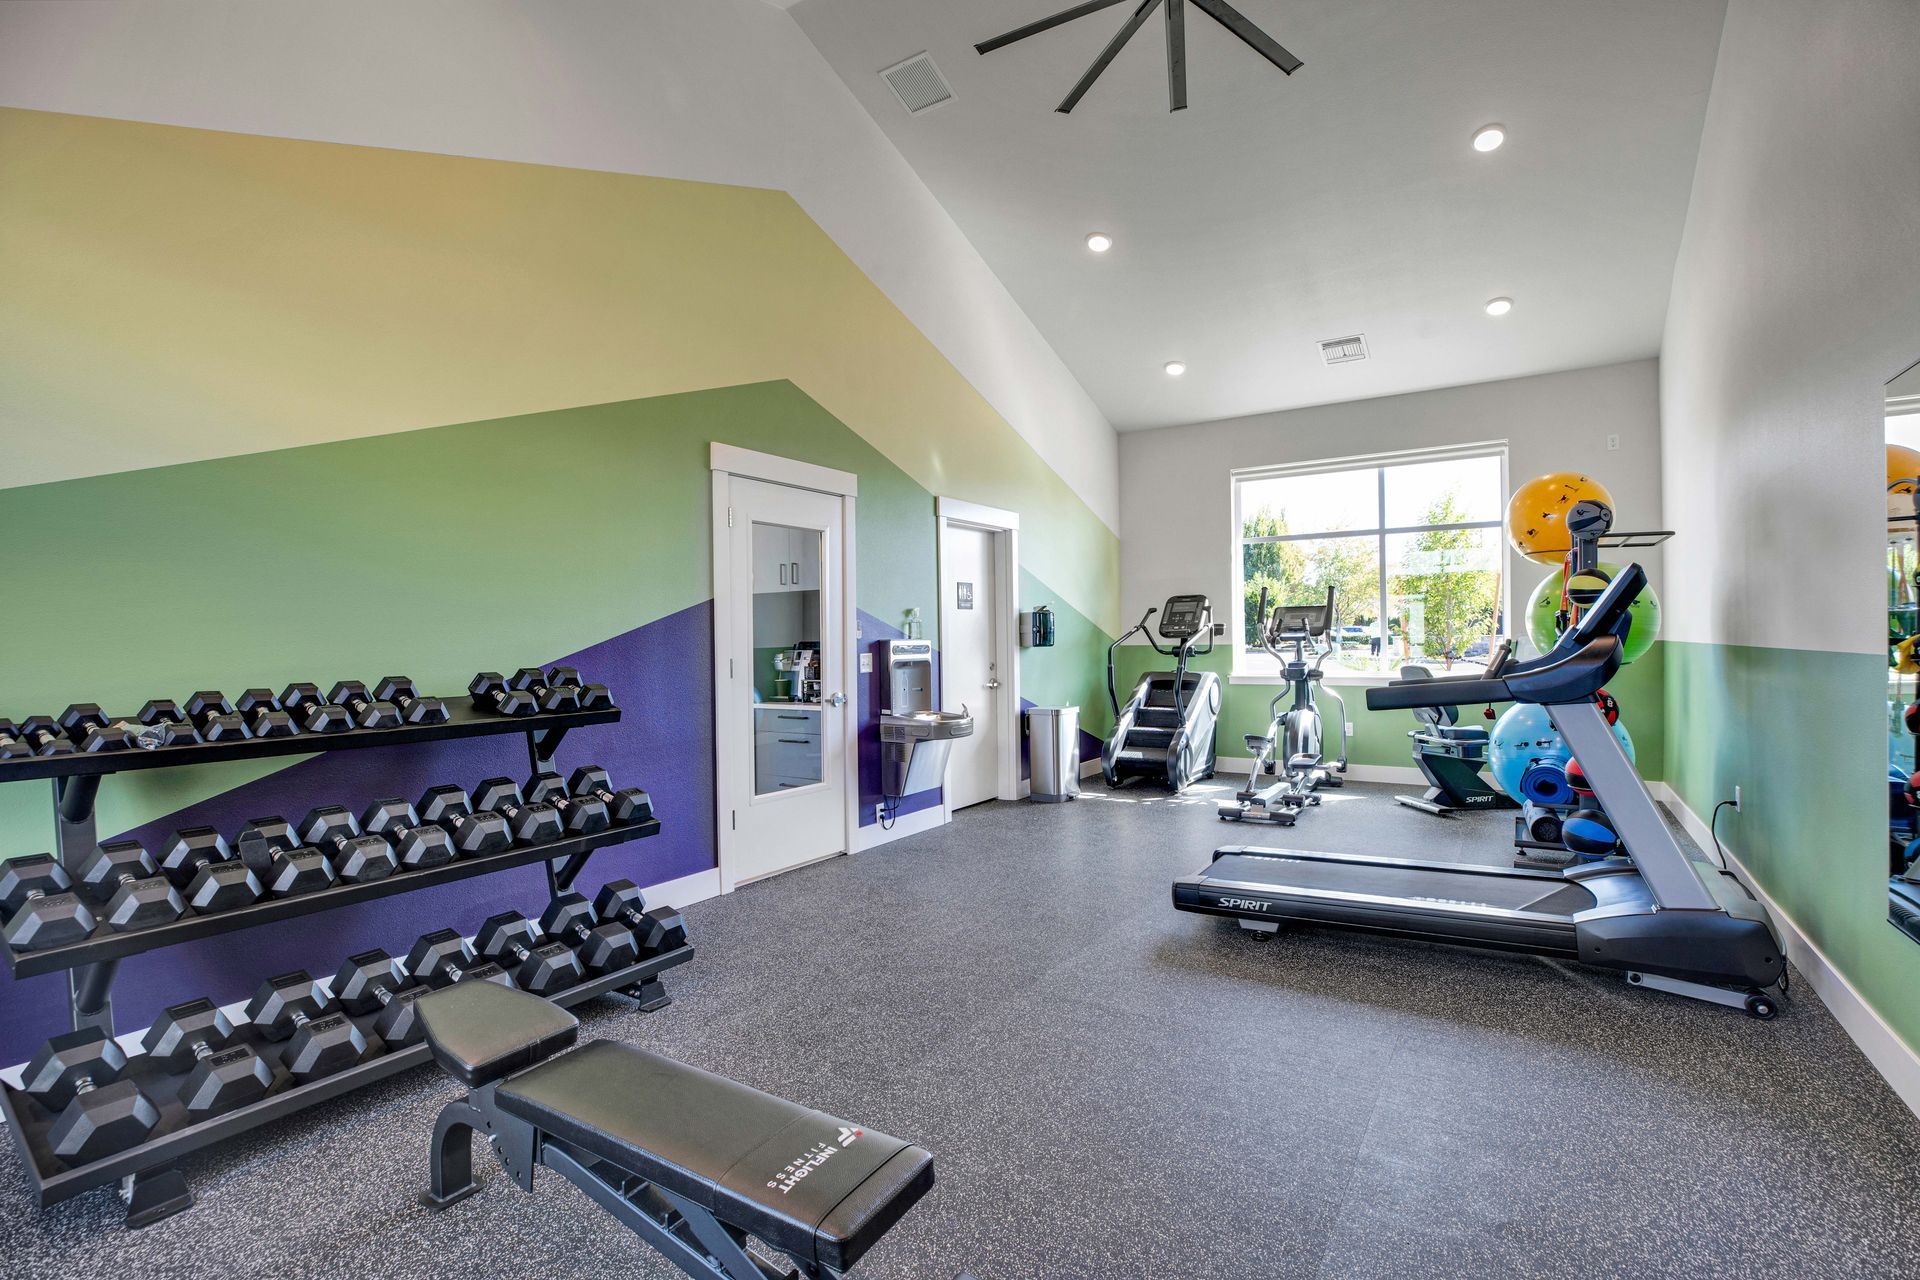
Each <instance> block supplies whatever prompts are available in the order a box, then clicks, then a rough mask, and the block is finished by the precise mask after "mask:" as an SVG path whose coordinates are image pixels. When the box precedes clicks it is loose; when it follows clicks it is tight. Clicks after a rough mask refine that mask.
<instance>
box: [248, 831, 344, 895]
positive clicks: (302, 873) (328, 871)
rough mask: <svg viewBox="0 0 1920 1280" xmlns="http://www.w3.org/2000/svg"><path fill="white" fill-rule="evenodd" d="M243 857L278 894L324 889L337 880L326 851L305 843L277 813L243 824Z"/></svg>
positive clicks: (271, 889) (270, 890)
mask: <svg viewBox="0 0 1920 1280" xmlns="http://www.w3.org/2000/svg"><path fill="white" fill-rule="evenodd" d="M240 860H241V861H242V862H244V863H246V864H247V865H248V866H249V867H252V868H253V872H254V874H255V875H257V876H259V877H260V883H261V884H263V885H264V886H266V890H267V892H268V893H269V894H270V895H272V896H273V897H276V898H290V897H292V896H294V895H295V894H300V893H312V892H314V891H315V890H318V889H325V888H326V887H328V886H329V885H331V884H332V883H333V880H334V877H333V863H331V862H329V861H328V860H327V855H326V854H324V853H322V852H320V850H318V849H313V848H308V847H306V846H303V845H302V844H301V843H300V838H299V837H298V836H296V835H294V833H293V827H292V826H291V825H290V824H289V823H288V822H287V820H286V819H285V818H282V817H280V816H279V815H278V814H276V815H274V816H273V817H270V818H253V819H250V820H249V821H248V822H247V825H246V826H244V827H242V828H240Z"/></svg>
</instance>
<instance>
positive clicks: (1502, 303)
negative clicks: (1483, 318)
mask: <svg viewBox="0 0 1920 1280" xmlns="http://www.w3.org/2000/svg"><path fill="white" fill-rule="evenodd" d="M1511 310H1513V299H1512V298H1492V299H1489V300H1488V302H1487V314H1488V315H1490V316H1503V315H1505V314H1507V312H1509V311H1511Z"/></svg>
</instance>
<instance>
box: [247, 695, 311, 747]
mask: <svg viewBox="0 0 1920 1280" xmlns="http://www.w3.org/2000/svg"><path fill="white" fill-rule="evenodd" d="M233 706H234V710H235V711H236V712H237V713H238V714H239V715H240V716H241V718H242V719H244V720H245V721H246V722H247V728H248V729H249V730H250V731H251V732H252V734H253V736H254V737H256V738H291V737H293V736H294V735H295V734H297V733H299V732H300V723H299V721H298V720H296V719H295V718H294V715H293V713H292V712H291V711H288V710H287V709H286V708H285V705H284V704H283V703H282V702H281V701H280V699H278V698H276V697H274V696H273V690H271V689H249V690H247V691H246V692H245V693H243V694H241V695H240V696H239V698H237V699H235V701H234V704H233Z"/></svg>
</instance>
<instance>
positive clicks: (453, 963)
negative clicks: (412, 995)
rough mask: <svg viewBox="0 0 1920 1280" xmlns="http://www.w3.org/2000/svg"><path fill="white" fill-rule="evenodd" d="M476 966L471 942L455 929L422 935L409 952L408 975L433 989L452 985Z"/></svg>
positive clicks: (437, 930) (439, 930) (438, 930)
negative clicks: (468, 946)
mask: <svg viewBox="0 0 1920 1280" xmlns="http://www.w3.org/2000/svg"><path fill="white" fill-rule="evenodd" d="M472 966H473V953H472V952H471V951H469V950H468V949H467V940H466V939H465V938H463V937H461V936H460V935H459V934H458V933H455V932H454V931H453V930H452V929H436V930H434V931H433V932H432V933H423V934H421V935H420V936H419V937H418V938H416V939H415V940H414V943H413V949H412V950H410V951H408V952H407V972H408V973H410V974H412V975H413V976H414V978H415V979H417V980H418V981H420V982H424V983H426V984H427V985H428V986H430V987H446V986H451V985H453V984H454V983H456V982H458V981H459V980H460V979H461V977H462V976H464V975H465V973H466V971H467V970H468V969H470V968H472Z"/></svg>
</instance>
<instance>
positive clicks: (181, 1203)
mask: <svg viewBox="0 0 1920 1280" xmlns="http://www.w3.org/2000/svg"><path fill="white" fill-rule="evenodd" d="M692 958H693V946H692V944H687V945H684V946H680V947H676V948H674V949H673V950H671V951H663V952H661V953H660V954H659V955H655V956H649V957H648V958H647V959H645V960H642V961H641V962H640V963H639V964H636V965H630V966H628V967H627V968H625V969H617V970H615V971H613V972H612V973H605V974H600V975H598V976H596V977H594V978H593V979H591V980H590V981H587V982H583V983H581V984H580V985H579V986H577V987H573V988H571V989H569V990H567V991H562V992H560V993H559V994H557V995H554V996H551V997H549V999H551V1000H552V1001H553V1002H554V1003H555V1004H557V1005H560V1006H561V1007H562V1008H571V1007H572V1006H574V1005H578V1004H583V1003H585V1002H586V1001H588V1000H592V999H596V998H598V997H600V996H603V995H607V994H610V993H613V992H621V993H623V994H627V995H630V996H632V997H633V998H635V999H637V1000H638V1001H639V1002H640V1008H641V1009H642V1010H651V1009H657V1008H660V1007H661V1006H663V1005H665V1004H666V1003H667V1002H668V998H667V995H666V991H665V989H664V988H663V987H662V986H661V985H660V982H659V976H660V975H661V974H662V973H664V972H666V971H667V970H668V969H671V968H673V967H674V966H675V965H680V964H685V963H686V962H687V961H688V960H691V959H692ZM377 1016H378V1015H377V1014H362V1015H360V1016H358V1017H355V1018H354V1019H353V1021H354V1022H355V1023H356V1024H358V1025H359V1026H360V1028H361V1030H362V1031H363V1032H364V1033H365V1034H366V1036H367V1039H368V1042H369V1043H371V1044H379V1043H381V1042H380V1040H379V1037H378V1036H376V1035H374V1034H373V1030H372V1028H373V1024H374V1021H375V1019H376V1018H377ZM238 1030H239V1033H240V1035H239V1041H240V1042H244V1043H247V1044H250V1045H252V1046H253V1048H254V1049H255V1050H257V1051H258V1052H259V1054H260V1056H261V1057H262V1058H264V1059H265V1060H266V1062H267V1064H268V1065H269V1066H271V1067H272V1068H273V1072H274V1086H273V1090H272V1091H271V1092H270V1093H268V1094H267V1096H266V1097H264V1098H262V1099H261V1100H260V1101H258V1102H256V1103H253V1104H251V1105H250V1106H246V1107H241V1108H238V1109H236V1110H234V1111H229V1112H227V1113H226V1114H224V1115H220V1116H216V1117H214V1118H213V1119H211V1120H204V1121H202V1122H200V1123H199V1124H188V1123H187V1115H186V1108H185V1107H183V1106H182V1105H181V1103H180V1101H179V1096H178V1090H179V1086H180V1084H181V1082H182V1081H184V1080H185V1079H186V1076H185V1074H184V1073H175V1072H170V1071H168V1070H167V1069H166V1068H165V1067H164V1066H162V1065H161V1064H158V1063H154V1062H150V1061H149V1060H148V1059H146V1058H145V1057H136V1058H134V1059H133V1060H132V1062H131V1063H130V1065H129V1067H128V1070H127V1078H128V1079H130V1080H133V1081H135V1082H137V1083H138V1084H139V1085H140V1088H141V1090H142V1091H143V1092H145V1093H146V1095H147V1097H148V1098H150V1099H152V1101H153V1103H154V1105H155V1106H156V1107H158V1108H159V1110H160V1124H159V1127H158V1128H156V1129H155V1130H154V1133H153V1136H152V1137H150V1138H148V1139H147V1140H146V1141H145V1142H142V1143H141V1144H139V1145H138V1146H135V1147H129V1148H128V1149H127V1150H125V1151H121V1152H117V1153H116V1154H114V1155H111V1156H108V1157H106V1158H104V1159H101V1160H96V1161H94V1162H92V1163H91V1164H86V1165H81V1166H80V1167H78V1168H68V1167H67V1166H66V1165H65V1164H63V1163H62V1162H61V1161H60V1160H59V1159H57V1158H56V1157H55V1156H54V1155H53V1152H52V1149H51V1148H50V1147H49V1146H48V1144H47V1134H48V1131H49V1130H50V1129H51V1128H52V1127H53V1122H54V1120H55V1116H53V1115H51V1114H49V1113H48V1111H47V1110H46V1109H45V1108H44V1107H42V1106H41V1105H40V1104H39V1102H38V1101H36V1100H35V1099H33V1098H32V1097H29V1096H28V1095H27V1094H25V1093H23V1092H20V1091H18V1090H15V1089H13V1088H12V1087H10V1086H9V1087H5V1088H0V1119H4V1121H5V1122H6V1126H7V1132H8V1134H9V1135H10V1136H11V1138H12V1140H13V1145H14V1149H15V1150H16V1151H17V1152H18V1154H19V1156H20V1161H21V1163H22V1164H23V1165H24V1166H25V1167H26V1170H27V1176H28V1178H29V1180H30V1181H31V1182H32V1183H33V1190H34V1195H35V1198H36V1200H37V1202H38V1203H39V1205H40V1206H41V1207H42V1208H45V1207H47V1206H48V1205H52V1204H57V1203H59V1202H60V1201H62V1200H69V1199H72V1198H73V1197H74V1196H77V1195H80V1194H82V1193H83V1192H87V1191H91V1190H93V1189H95V1188H96V1187H106V1186H112V1185H115V1184H117V1183H120V1182H122V1181H123V1180H124V1179H128V1178H134V1179H136V1182H137V1181H138V1180H140V1179H142V1178H153V1177H154V1176H155V1175H159V1174H161V1173H163V1172H165V1173H167V1174H168V1175H169V1176H170V1180H171V1181H178V1175H177V1173H173V1172H172V1170H171V1166H172V1165H174V1164H175V1163H176V1162H177V1161H179V1160H180V1159H181V1158H182V1157H184V1156H186V1155H188V1154H190V1153H192V1152H195V1151H198V1150H200V1149H201V1148H203V1147H207V1146H211V1145H213V1144H214V1143H217V1142H221V1141H224V1140H225V1139H228V1138H231V1137H234V1136H235V1135H237V1134H241V1133H245V1132H247V1131H249V1130H251V1129H257V1128H259V1127H260V1126H261V1125H264V1124H270V1123H272V1122H273V1121H275V1120H278V1119H280V1118H282V1117H283V1116H289V1115H292V1114H294V1113H295V1112H298V1111H304V1110H306V1109H307V1108H308V1107H313V1106H317V1105H319V1104H320V1103H323V1102H327V1101H329V1100H331V1099H333V1098H338V1097H340V1096H342V1095H344V1094H348V1093H351V1092H353V1091H354V1090H355V1089H359V1088H362V1087H364V1086H366V1085H369V1084H372V1083H373V1082H374V1081H376V1080H384V1079H386V1078H387V1077H388V1076H392V1075H397V1074H399V1073H400V1072H402V1071H406V1070H409V1069H410V1068H413V1067H417V1066H420V1065H422V1064H424V1063H426V1062H427V1061H428V1060H429V1054H428V1052H427V1046H426V1045H425V1044H415V1045H408V1046H406V1047H405V1048H401V1049H395V1050H392V1051H389V1052H382V1053H381V1054H379V1056H377V1057H374V1058H370V1059H369V1060H367V1061H366V1062H363V1063H361V1064H360V1065H359V1066H356V1067H350V1068H348V1069H347V1070H345V1071H341V1072H337V1073H335V1074H334V1075H331V1076H327V1077H325V1078H324V1079H320V1080H315V1081H312V1082H310V1083H308V1084H294V1083H293V1081H292V1079H291V1077H289V1076H288V1075H287V1073H286V1071H285V1070H284V1069H283V1067H282V1066H281V1063H280V1053H281V1050H282V1049H283V1048H284V1044H283V1043H281V1042H276V1041H272V1040H268V1039H266V1038H265V1037H263V1036H261V1035H259V1033H258V1032H257V1031H256V1030H255V1029H254V1028H253V1027H252V1026H250V1025H242V1026H240V1027H239V1028H238ZM431 1138H432V1134H431V1133H430V1132H423V1133H422V1134H421V1135H420V1142H421V1151H422V1152H423V1153H424V1152H425V1150H426V1145H427V1143H428V1142H429V1141H430V1140H431ZM185 1195H186V1193H185V1187H184V1182H181V1183H180V1188H179V1191H178V1192H176V1193H174V1194H173V1196H172V1198H171V1199H170V1200H167V1201H165V1202H163V1211H158V1212H156V1211H154V1210H153V1209H152V1208H151V1206H150V1205H148V1206H143V1204H142V1203H141V1201H140V1197H139V1194H138V1188H137V1187H136V1188H135V1197H134V1200H133V1202H132V1203H131V1204H130V1207H129V1210H128V1225H129V1226H145V1225H147V1223H148V1222H152V1221H158V1220H159V1219H160V1218H161V1217H165V1216H168V1214H170V1213H174V1212H178V1211H179V1210H180V1209H183V1208H185V1207H186V1206H187V1205H188V1204H190V1203H191V1202H192V1201H191V1198H190V1196H188V1197H187V1198H185V1199H181V1198H180V1197H181V1196H185Z"/></svg>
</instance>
